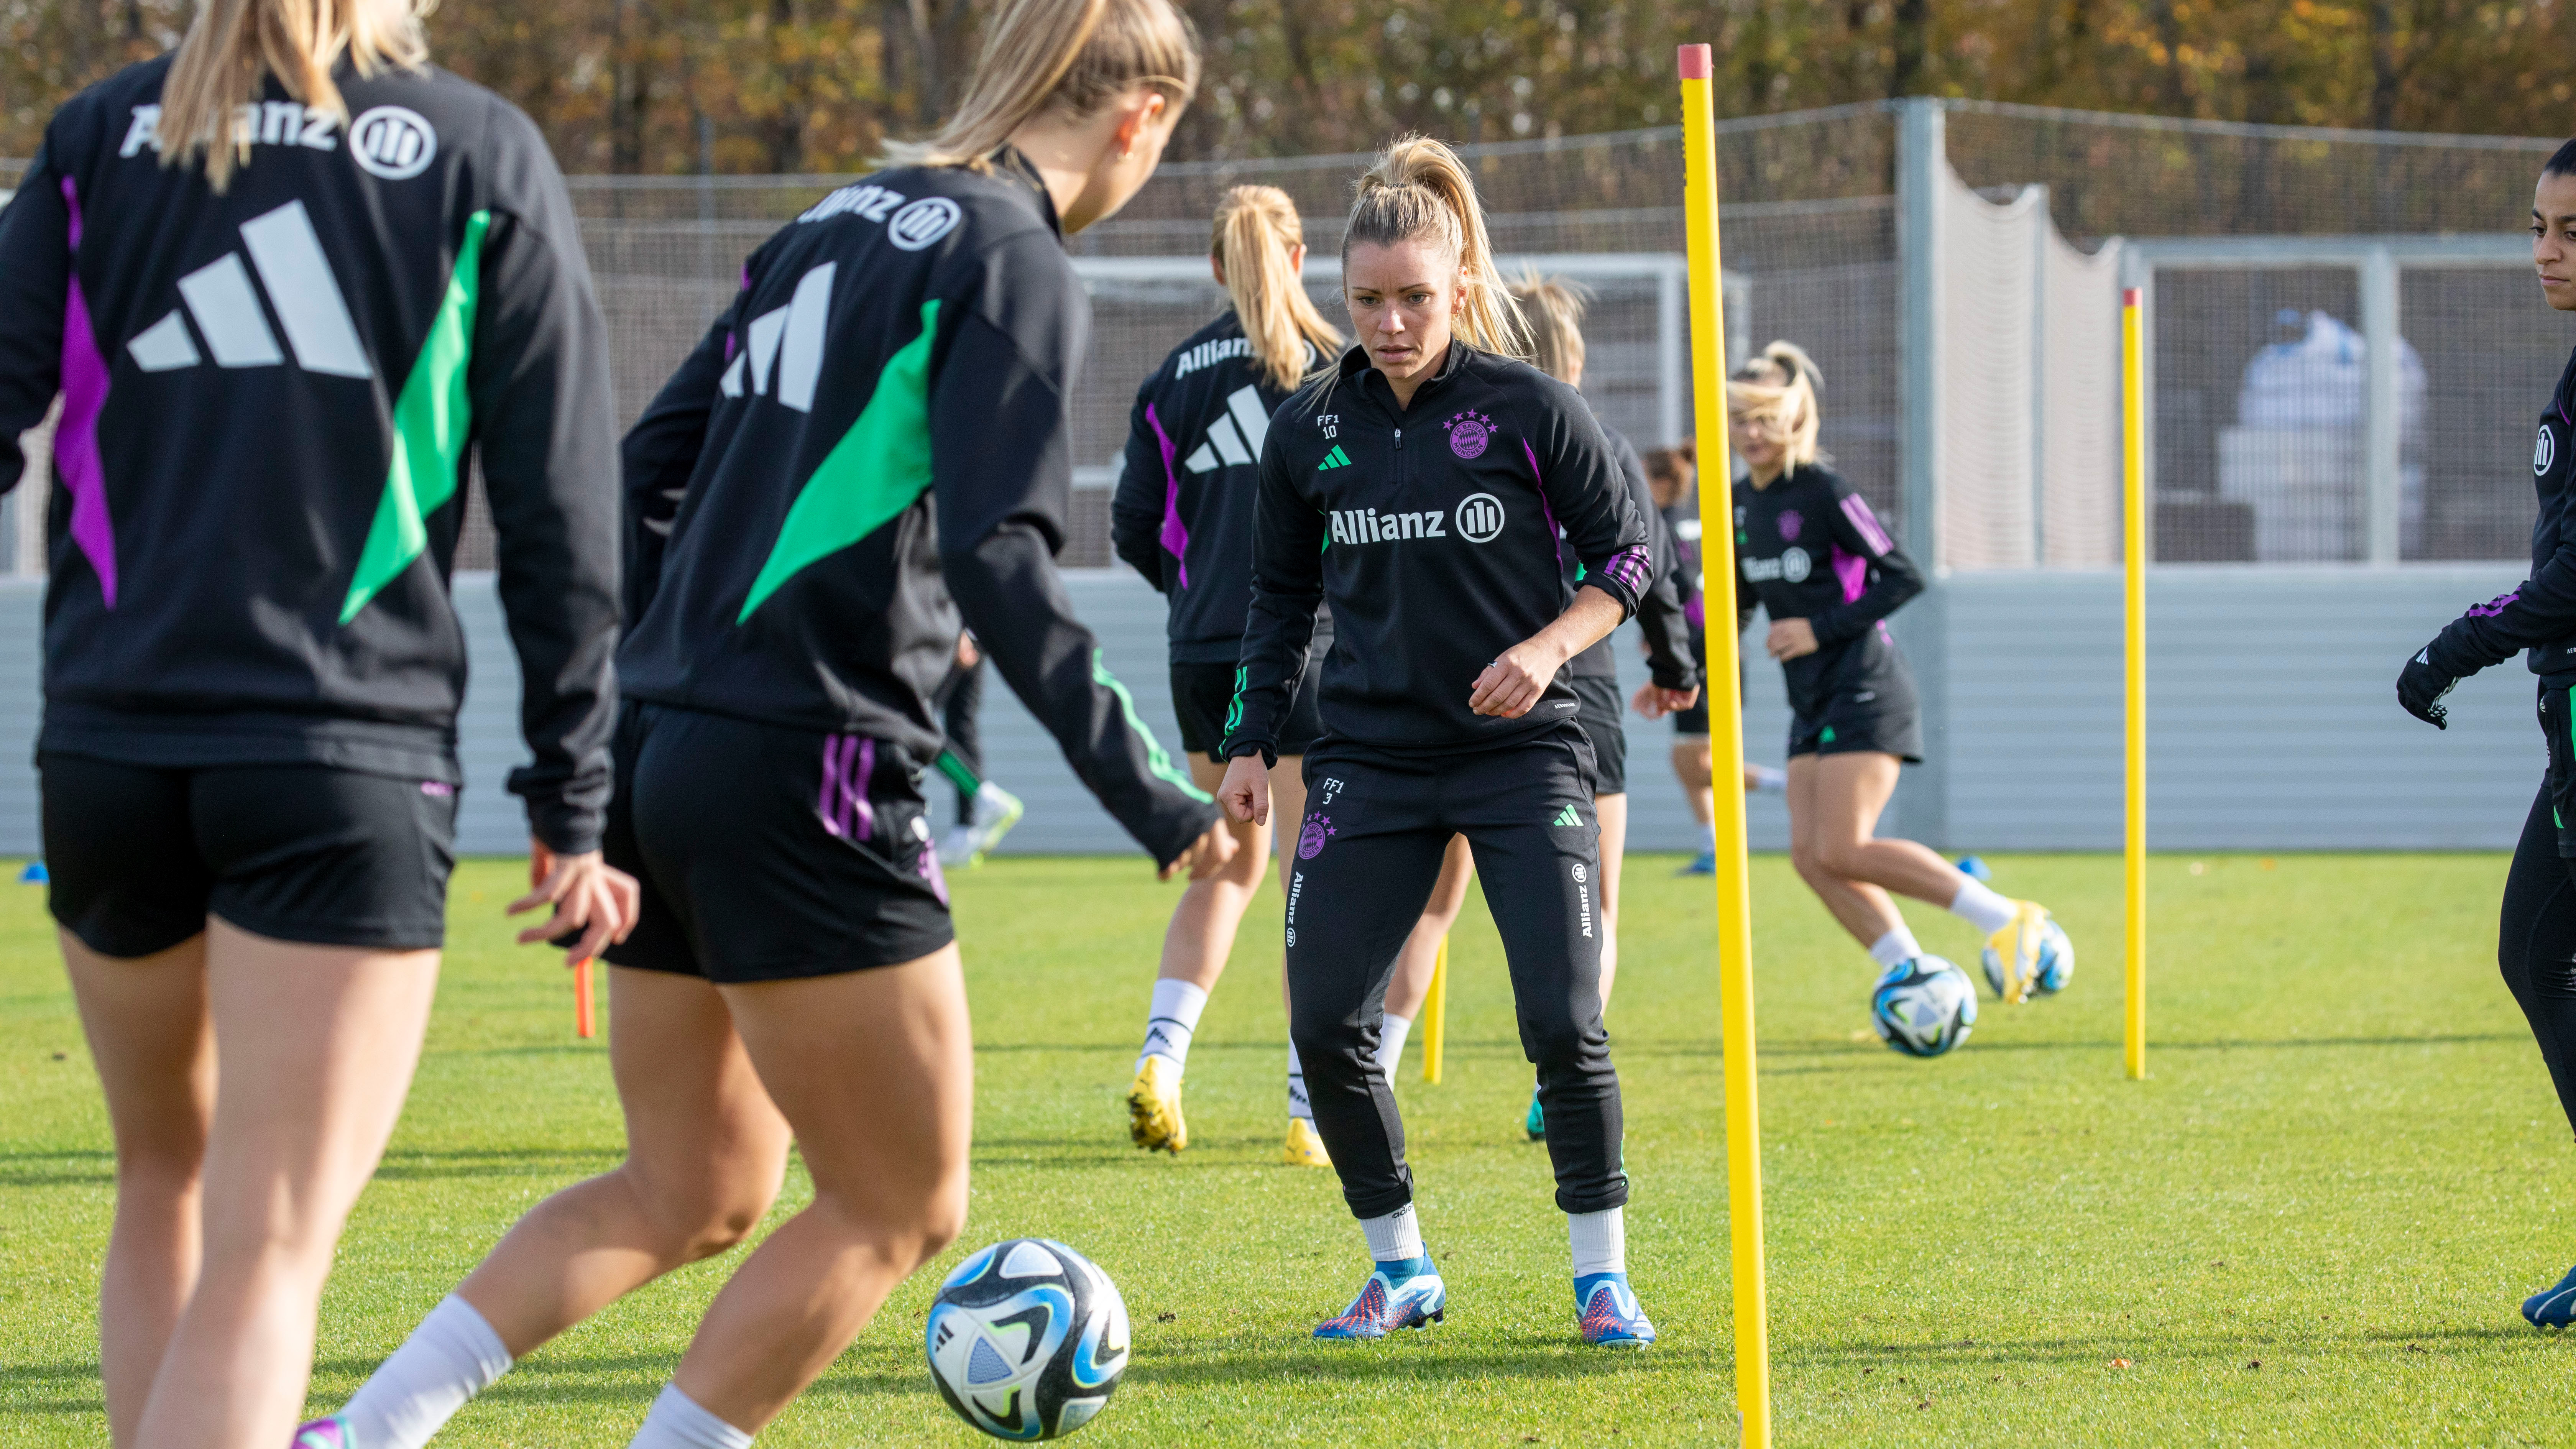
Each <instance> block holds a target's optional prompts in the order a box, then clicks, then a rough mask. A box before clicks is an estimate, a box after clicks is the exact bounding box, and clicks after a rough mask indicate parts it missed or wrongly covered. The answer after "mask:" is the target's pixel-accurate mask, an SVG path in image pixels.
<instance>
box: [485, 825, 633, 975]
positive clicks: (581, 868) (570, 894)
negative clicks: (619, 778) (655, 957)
mask: <svg viewBox="0 0 2576 1449" xmlns="http://www.w3.org/2000/svg"><path fill="white" fill-rule="evenodd" d="M528 884H529V885H530V886H531V887H532V889H530V890H529V892H528V893H527V894H526V895H523V896H521V897H519V898H518V899H517V900H515V901H512V902H510V914H511V915H514V916H516V915H520V914H523V913H525V912H528V911H533V910H535V909H537V908H538V907H539V906H552V907H554V911H553V913H552V914H550V915H549V916H547V917H546V920H545V922H544V924H542V925H535V926H530V927H529V928H527V929H526V930H524V931H521V932H520V933H519V944H520V945H522V946H526V945H532V944H534V943H536V942H538V941H551V942H553V943H555V944H556V945H559V946H562V947H563V948H564V964H565V965H566V966H570V965H572V964H573V963H575V962H577V961H587V960H589V959H590V958H592V957H594V956H597V955H598V954H599V953H600V952H601V951H604V950H606V949H607V948H608V947H609V946H610V945H611V944H613V943H615V942H618V941H623V940H625V939H626V934H627V933H628V932H629V931H632V930H634V929H635V917H636V915H637V914H638V912H640V911H641V910H642V909H643V894H644V893H643V888H642V887H640V886H638V885H636V884H635V877H633V876H631V875H628V874H627V873H626V872H624V871H622V870H619V869H618V868H617V867H615V866H613V865H610V864H609V863H608V862H607V861H606V860H603V859H601V858H600V854H599V852H598V851H596V850H592V851H585V852H583V853H582V854H580V855H557V854H555V853H554V851H552V850H550V849H548V848H547V846H546V843H545V842H544V841H542V840H533V839H532V840H530V841H529V842H528Z"/></svg>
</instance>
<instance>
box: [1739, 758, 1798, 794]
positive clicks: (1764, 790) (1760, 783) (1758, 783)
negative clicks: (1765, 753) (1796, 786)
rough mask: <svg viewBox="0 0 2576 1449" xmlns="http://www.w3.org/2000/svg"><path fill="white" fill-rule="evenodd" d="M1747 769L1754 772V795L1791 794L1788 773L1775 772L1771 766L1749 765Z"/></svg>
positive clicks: (1784, 771)
mask: <svg viewBox="0 0 2576 1449" xmlns="http://www.w3.org/2000/svg"><path fill="white" fill-rule="evenodd" d="M1745 768H1746V769H1748V770H1750V771H1752V772H1753V793H1755V794H1757V795H1786V794H1788V793H1789V772H1788V771H1786V770H1775V769H1772V768H1771V767H1770V766H1769V765H1747V766H1745Z"/></svg>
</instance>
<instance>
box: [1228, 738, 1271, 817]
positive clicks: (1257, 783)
mask: <svg viewBox="0 0 2576 1449" xmlns="http://www.w3.org/2000/svg"><path fill="white" fill-rule="evenodd" d="M1216 803H1217V804H1219V805H1221V806H1223V807H1225V813H1226V814H1228V815H1231V816H1233V817H1234V818H1235V819H1237V820H1240V821H1242V822H1243V823H1245V824H1246V825H1267V824H1269V823H1270V771H1269V769H1268V768H1266V767H1265V766H1264V765H1263V764H1262V763H1261V756H1259V755H1257V754H1253V755H1237V756H1235V757H1234V758H1233V759H1231V760H1228V761H1227V762H1226V766H1225V781H1224V783H1222V784H1220V785H1218V786H1217V787H1216Z"/></svg>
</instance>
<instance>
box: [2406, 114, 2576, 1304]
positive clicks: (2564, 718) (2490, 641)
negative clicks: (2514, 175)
mask: <svg viewBox="0 0 2576 1449" xmlns="http://www.w3.org/2000/svg"><path fill="white" fill-rule="evenodd" d="M2531 260H2532V265H2533V266H2534V267H2535V268H2536V269H2537V270H2538V271H2539V273H2540V295H2541V298H2542V300H2544V301H2546V302H2547V303H2548V304H2549V305H2550V307H2551V308H2552V309H2554V310H2556V311H2560V312H2576V141H2570V142H2568V143H2567V144H2566V145H2564V146H2561V147H2559V148H2558V151H2557V153H2556V154H2555V155H2552V156H2551V157H2550V158H2549V161H2548V164H2547V165H2545V166H2543V167H2542V168H2541V172H2540V184H2539V186H2538V187H2537V188H2536V189H2535V190H2534V192H2533V195H2532V201H2531ZM2531 475H2532V482H2533V486H2534V487H2535V488H2536V489H2537V490H2538V492H2539V494H2540V519H2539V522H2538V523H2537V524H2535V525H2534V526H2533V528H2532V531H2531V577H2530V578H2528V579H2526V580H2525V581H2524V582H2523V583H2522V584H2521V586H2519V587H2517V588H2516V589H2514V590H2513V592H2511V593H2509V594H2506V595H2505V596H2504V597H2502V598H2500V599H2496V600H2494V601H2492V602H2490V603H2484V604H2479V605H2476V606H2475V607H2473V608H2471V609H2470V610H2469V611H2468V612H2467V613H2465V614H2462V615H2461V616H2460V617H2459V618H2458V619H2456V620H2453V621H2452V623H2451V624H2450V626H2449V627H2448V628H2446V629H2444V630H2443V631H2442V632H2441V633H2440V634H2438V635H2436V636H2434V639H2433V642H2431V643H2430V644H2427V645H2425V646H2424V647H2423V648H2422V649H2419V650H2417V651H2416V652H2415V654H2414V656H2413V657H2412V658H2410V659H2408V660H2407V661H2406V667H2405V668H2404V669H2403V670H2402V671H2401V672H2400V673H2399V674H2398V676H2397V701H2398V703H2399V704H2400V705H2402V706H2403V707H2404V708H2405V710H2406V712H2407V713H2409V714H2412V715H2414V716H2415V717H2416V718H2417V719H2420V720H2422V721H2424V722H2425V723H2427V724H2430V725H2433V726H2435V727H2436V728H2440V729H2448V728H2449V727H2450V726H2449V724H2448V716H2449V709H2448V707H2447V706H2445V705H2443V704H2442V703H2441V702H2440V701H2441V698H2442V696H2443V695H2445V694H2448V693H2450V692H2451V686H2452V685H2454V684H2456V683H2458V682H2459V681H2460V680H2462V679H2466V678H2467V677H2469V676H2470V675H2472V674H2475V673H2477V672H2478V671H2479V670H2481V669H2484V668H2486V667H2487V666H2488V665H2490V664H2501V663H2503V662H2504V661H2505V660H2507V659H2510V658H2512V657H2513V655H2514V654H2515V653H2516V652H2518V651H2524V650H2528V651H2529V653H2528V654H2527V656H2526V659H2527V662H2528V663H2529V665H2530V667H2531V672H2532V673H2534V674H2536V675H2538V676H2540V680H2539V687H2540V733H2541V736H2542V738H2543V739H2545V740H2546V741H2547V743H2548V753H2549V766H2548V771H2547V773H2546V775H2545V776H2544V778H2543V779H2542V781H2541V786H2540V792H2539V793H2538V794H2537V795H2535V796H2533V797H2532V801H2531V813H2530V814H2529V815H2528V816H2526V817H2525V818H2524V820H2523V825H2522V840H2521V843H2520V844H2518V845H2516V846H2515V847H2514V851H2513V866H2512V868H2511V870H2510V871H2508V872H2507V874H2506V876H2505V882H2504V912H2503V920H2502V922H2501V926H2500V929H2499V930H2498V932H2497V947H2496V956H2497V960H2498V962H2499V964H2500V965H2501V966H2502V968H2503V971H2504V983H2505V986H2506V987H2507V989H2509V990H2511V991H2512V992H2513V999H2514V1000H2515V1001H2516V1002H2517V1003H2519V1004H2520V1005H2521V1007H2522V1014H2523V1016H2524V1018H2525V1019H2527V1020H2528V1021H2529V1022H2530V1023H2531V1034H2532V1036H2533V1037H2534V1038H2536V1039H2537V1040H2538V1041H2539V1043H2540V1057H2541V1060H2542V1061H2543V1062H2545V1063H2547V1064H2548V1067H2549V1079H2550V1081H2551V1082H2553V1083H2555V1084H2556V1086H2557V1088H2558V1105H2559V1106H2560V1107H2561V1108H2563V1109H2564V1110H2565V1111H2566V1113H2567V1121H2568V1125H2569V1126H2571V1127H2576V965H2571V964H2570V963H2571V962H2576V826H2571V824H2570V823H2569V822H2570V821H2571V820H2576V734H2571V732H2570V731H2571V719H2576V716H2571V715H2570V714H2569V712H2568V711H2569V708H2570V702H2569V689H2570V687H2571V686H2576V511H2571V510H2576V356H2571V357H2570V358H2569V359H2568V361H2567V366H2566V367H2565V368H2564V369H2563V370H2561V371H2560V373H2559V374H2558V382H2557V385H2556V386H2554V387H2552V388H2551V389H2550V391H2549V400H2548V402H2547V403H2546V404H2544V405H2543V406H2542V408H2541V410H2540V433H2539V436H2538V437H2537V438H2536V439H2535V441H2534V442H2533V445H2532V454H2531ZM2522 1316H2523V1317H2524V1318H2526V1319H2529V1320H2530V1321H2531V1324H2532V1326H2533V1327H2535V1328H2565V1327H2567V1326H2569V1324H2570V1323H2571V1322H2576V1269H2570V1270H2568V1273H2567V1276H2566V1277H2564V1278H2562V1279H2560V1280H2559V1281H2558V1284H2557V1286H2556V1287H2554V1288H2548V1289H2544V1290H2543V1291H2541V1292H2539V1293H2535V1294H2533V1295H2532V1296H2531V1297H2529V1298H2527V1299H2525V1300H2523V1305H2522Z"/></svg>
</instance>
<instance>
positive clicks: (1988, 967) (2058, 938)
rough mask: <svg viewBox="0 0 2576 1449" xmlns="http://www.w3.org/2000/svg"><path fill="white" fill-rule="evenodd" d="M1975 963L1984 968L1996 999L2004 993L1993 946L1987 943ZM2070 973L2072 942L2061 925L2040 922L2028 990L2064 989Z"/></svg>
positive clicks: (2001, 967) (1999, 962) (1998, 958)
mask: <svg viewBox="0 0 2576 1449" xmlns="http://www.w3.org/2000/svg"><path fill="white" fill-rule="evenodd" d="M1978 964H1979V965H1981V966H1983V967H1985V971H1986V984H1987V985H1988V986H1991V987H1993V988H1994V992H1995V995H1996V996H1997V997H1999V998H2000V997H2001V996H2002V995H2003V994H2004V961H2003V958H2002V957H2001V956H1998V955H1996V954H1995V948H1994V947H1992V946H1988V947H1987V948H1986V954H1985V957H1984V959H1983V960H1982V961H1980V962H1979V963H1978ZM2074 974H2075V943H2074V942H2073V941H2071V940H2068V939H2067V936H2066V928H2065V927H2064V926H2061V925H2059V924H2057V922H2056V921H2054V920H2049V921H2046V922H2043V923H2042V924H2041V925H2040V928H2039V975H2038V977H2037V978H2036V979H2035V980H2034V981H2033V982H2032V984H2031V989H2032V990H2034V991H2038V992H2042V993H2047V992H2052V991H2064V990H2065V989H2066V979H2067V978H2068V977H2070V976H2073V975H2074Z"/></svg>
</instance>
